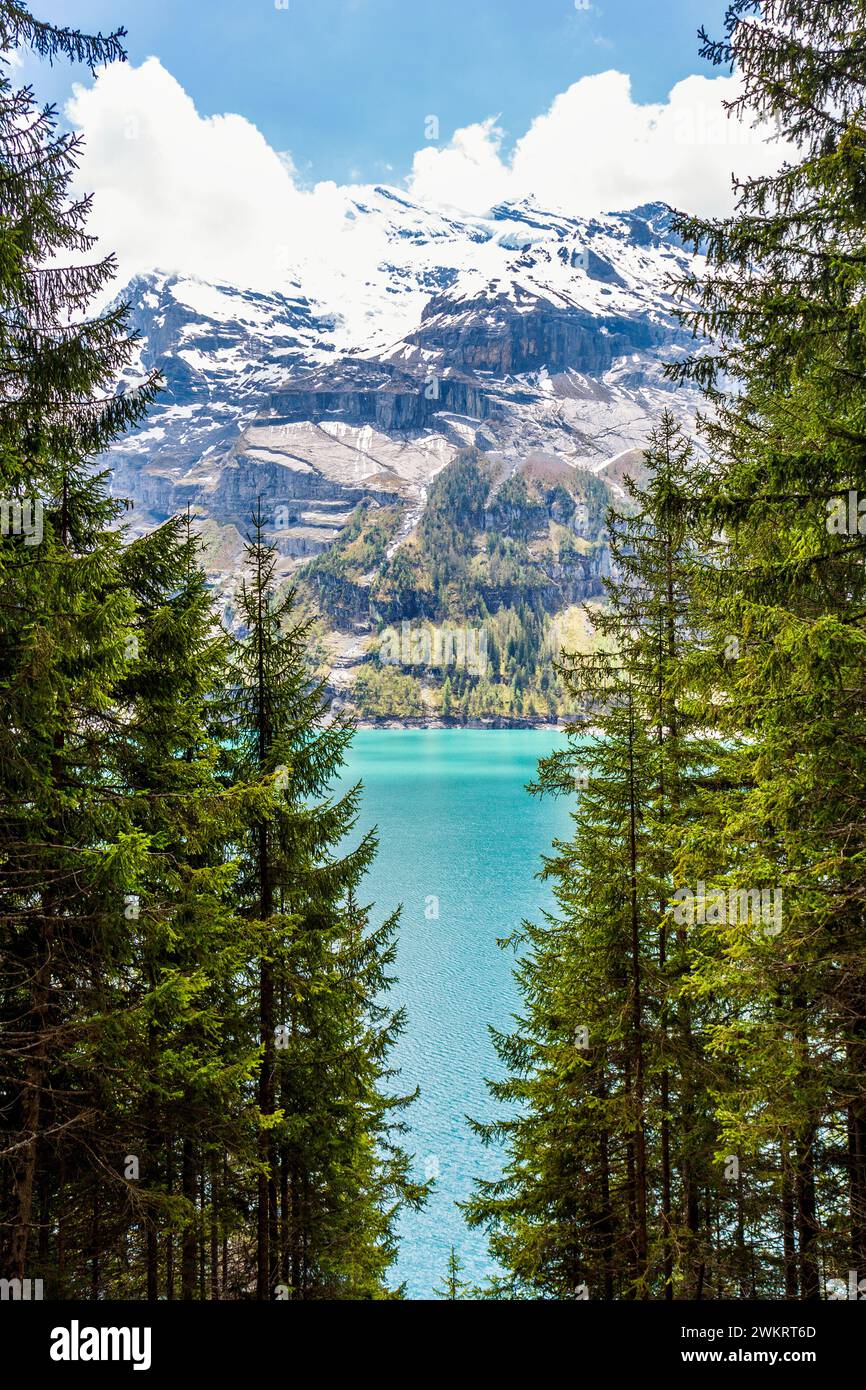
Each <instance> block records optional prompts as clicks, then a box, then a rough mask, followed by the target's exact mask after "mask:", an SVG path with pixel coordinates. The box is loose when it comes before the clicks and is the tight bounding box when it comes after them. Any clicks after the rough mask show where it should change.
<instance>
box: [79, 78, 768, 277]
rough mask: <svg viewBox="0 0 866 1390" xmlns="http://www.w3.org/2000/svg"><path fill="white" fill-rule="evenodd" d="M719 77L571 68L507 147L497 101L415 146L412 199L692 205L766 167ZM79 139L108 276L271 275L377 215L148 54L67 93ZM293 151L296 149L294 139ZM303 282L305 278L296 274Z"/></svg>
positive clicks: (571, 205)
mask: <svg viewBox="0 0 866 1390" xmlns="http://www.w3.org/2000/svg"><path fill="white" fill-rule="evenodd" d="M736 84H737V79H736V78H733V77H718V78H714V79H709V78H704V77H697V76H695V77H688V78H686V79H685V80H684V81H682V82H679V83H678V84H677V85H676V86H675V87H674V88H673V90H672V91H671V93H670V96H669V98H668V100H667V101H666V102H663V103H656V104H652V105H642V104H640V103H637V102H635V101H634V100H633V99H632V95H631V89H630V84H629V79H628V78H627V77H626V76H624V75H623V74H622V73H619V72H605V73H601V74H599V75H597V76H594V77H585V78H582V79H581V80H580V81H578V82H575V83H574V84H573V85H572V86H571V87H569V89H568V90H567V91H566V92H563V93H561V95H559V96H557V97H556V99H555V100H554V102H553V103H552V105H551V107H550V109H549V110H548V111H546V112H545V113H543V114H542V115H539V116H538V117H537V118H536V119H535V120H534V121H533V123H532V125H531V126H530V128H529V129H528V130H527V131H526V133H525V134H523V135H522V136H521V137H520V138H519V139H518V140H517V141H516V143H515V145H514V147H513V149H511V150H510V151H507V150H506V137H505V133H504V132H503V130H502V129H501V127H500V126H499V125H498V124H497V119H498V118H497V117H496V116H492V117H491V118H490V119H489V120H486V121H484V122H481V123H479V124H475V125H470V126H466V127H464V128H463V129H461V130H458V131H456V132H455V133H454V135H453V136H452V138H451V139H450V140H449V141H448V142H447V143H446V142H441V143H440V142H431V143H428V144H427V145H425V147H424V148H423V149H421V150H419V151H418V152H417V154H416V155H415V157H414V161H413V164H412V170H411V173H410V175H409V177H408V179H407V181H406V188H407V190H408V192H409V194H410V195H411V196H412V197H413V198H414V199H416V200H418V201H421V202H424V203H431V204H436V205H439V206H447V207H449V208H454V209H457V210H460V211H463V212H465V213H468V214H478V215H481V214H483V213H485V212H486V211H487V210H488V209H489V208H490V207H491V206H492V205H493V204H495V203H497V202H500V201H503V200H505V199H512V198H513V199H517V198H531V199H535V200H537V201H538V202H539V203H540V204H541V205H542V206H545V207H547V208H551V209H561V210H564V211H568V212H571V213H574V214H592V213H598V212H602V211H614V210H617V209H623V208H629V207H634V206H635V205H636V204H639V203H642V202H648V201H651V200H655V199H661V200H664V201H666V202H670V203H672V204H674V205H676V206H680V207H685V208H689V209H691V210H694V211H697V212H702V213H711V214H714V213H722V212H725V211H726V210H728V209H729V208H730V206H731V201H732V199H731V186H730V185H731V173H732V171H734V170H736V172H737V173H738V174H739V175H740V176H741V177H742V176H744V175H753V174H756V173H760V172H763V171H766V170H770V169H772V168H774V167H777V165H778V163H779V162H780V159H781V157H782V152H781V150H780V147H779V146H778V145H777V144H774V143H767V141H766V135H767V132H766V131H758V130H751V129H749V128H746V127H743V126H739V125H737V124H736V123H734V122H731V121H729V120H728V119H727V118H726V116H725V114H724V112H723V108H722V102H723V100H724V99H726V98H727V99H730V97H731V96H732V95H734V94H735V92H736ZM67 116H68V118H69V119H70V121H71V123H72V124H73V125H74V126H75V127H76V128H77V129H79V130H81V131H82V132H83V133H84V136H85V139H86V145H85V150H84V155H83V159H82V164H81V168H80V171H79V175H78V184H79V186H80V188H81V189H82V190H93V191H94V194H95V198H94V214H93V222H92V229H93V230H94V231H95V232H96V233H97V234H98V235H99V236H100V238H101V239H102V241H103V242H104V244H105V246H106V247H110V248H111V249H114V250H115V251H116V252H117V254H118V259H119V272H118V273H119V278H120V279H121V280H126V279H128V278H129V277H130V276H131V275H132V274H134V273H136V272H139V271H144V270H148V269H151V268H153V267H159V268H161V269H164V270H170V271H181V272H185V273H191V274H196V275H199V276H201V277H202V278H212V279H224V280H228V281H231V282H233V283H236V284H238V285H242V286H245V287H246V286H252V287H259V288H276V287H277V286H280V285H282V284H284V283H286V281H287V280H288V279H289V278H291V272H292V269H293V267H295V266H296V265H298V264H299V263H301V262H303V264H304V266H305V273H308V272H309V268H310V266H314V265H316V264H318V265H319V266H321V267H323V273H324V270H325V269H326V268H327V267H328V266H330V267H332V268H333V267H334V266H338V265H345V264H348V263H349V262H350V261H351V262H352V263H355V264H358V263H366V264H370V265H373V266H375V264H376V263H377V258H378V257H379V256H380V255H381V254H382V252H383V250H384V247H383V246H382V245H380V244H379V242H378V240H377V238H378V237H380V236H381V232H380V231H376V230H375V229H374V228H373V227H365V225H364V220H363V219H358V218H356V217H355V216H354V215H353V210H352V195H355V196H358V197H359V198H362V197H363V190H359V189H357V188H354V189H348V188H342V187H338V186H337V185H335V184H334V183H320V184H317V185H316V186H315V187H313V188H302V187H301V186H299V182H298V177H297V172H296V167H295V164H294V162H293V160H292V157H291V155H289V154H287V153H286V152H285V151H276V150H274V149H272V148H271V146H270V145H269V144H268V142H267V140H266V139H265V138H264V136H263V135H262V133H261V132H260V131H259V130H258V129H257V128H256V126H255V125H254V124H253V123H252V122H250V121H249V120H247V119H246V118H245V117H243V116H239V115H219V116H202V115H200V114H199V112H198V111H197V110H196V108H195V105H194V103H193V101H192V99H191V98H190V97H189V95H188V94H187V93H186V92H185V91H184V90H183V88H182V87H181V86H180V84H179V83H178V82H177V81H176V80H175V78H174V77H172V75H171V74H170V73H169V72H167V71H166V69H165V68H164V67H163V66H162V64H161V63H160V62H159V61H158V59H156V58H149V59H148V60H147V61H146V62H144V63H142V64H141V65H140V66H138V67H134V66H129V65H115V66H112V67H109V68H107V69H105V70H104V71H102V72H100V74H99V75H98V77H97V78H96V80H95V81H94V82H93V83H92V84H91V85H89V86H77V87H76V88H75V90H74V93H73V96H72V98H71V99H70V101H69V103H68V105H67ZM298 153H301V154H302V153H303V152H298ZM308 288H313V289H314V287H309V286H308Z"/></svg>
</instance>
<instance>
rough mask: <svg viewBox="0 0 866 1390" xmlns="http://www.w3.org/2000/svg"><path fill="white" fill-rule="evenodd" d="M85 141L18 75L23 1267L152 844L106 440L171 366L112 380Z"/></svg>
mask: <svg viewBox="0 0 866 1390" xmlns="http://www.w3.org/2000/svg"><path fill="white" fill-rule="evenodd" d="M18 42H24V43H27V44H29V45H30V46H31V47H33V48H34V49H35V50H36V51H37V52H39V53H41V54H42V55H43V56H49V57H55V56H67V57H71V58H76V59H82V58H83V59H84V60H85V61H87V62H88V63H90V64H91V66H92V65H94V64H95V63H97V62H103V61H111V60H112V59H114V58H116V57H118V56H120V46H119V43H120V35H114V36H111V37H109V38H107V39H106V38H101V37H97V38H95V39H92V38H86V37H85V36H82V35H81V34H78V33H76V32H74V31H70V30H61V29H57V28H54V27H52V26H48V25H42V24H38V23H37V22H36V21H35V20H33V19H32V18H31V16H30V15H29V13H28V12H27V10H26V9H25V8H24V7H23V6H21V5H17V4H10V3H5V2H4V3H3V4H2V5H0V46H2V48H3V49H4V50H6V49H8V48H10V47H12V46H14V45H15V44H16V43H18ZM77 149H78V140H77V138H76V137H74V136H69V135H64V134H58V132H57V127H56V120H55V117H54V114H53V112H52V111H50V110H45V111H41V110H40V109H39V108H38V107H37V106H36V103H35V100H34V98H33V94H32V92H31V91H30V89H29V88H24V89H22V90H20V91H15V90H13V88H12V86H11V84H10V81H9V79H8V77H7V76H6V75H5V74H3V75H0V163H2V167H3V179H2V181H0V382H2V398H0V474H2V492H3V512H4V527H3V530H4V536H3V539H2V544H0V579H2V585H3V594H4V602H3V605H2V609H0V623H2V629H3V630H2V655H0V688H2V690H3V692H4V696H5V699H6V718H5V719H4V722H3V728H2V731H0V783H2V788H3V791H2V803H0V839H2V846H3V852H2V870H0V899H2V904H3V906H2V932H3V958H4V965H5V968H4V984H3V998H2V1006H0V1007H2V1014H3V1018H4V1022H5V1024H6V1028H5V1029H4V1034H5V1038H6V1041H5V1043H4V1047H3V1055H2V1063H0V1066H2V1073H0V1089H2V1107H3V1111H4V1114H5V1115H6V1116H7V1117H8V1120H7V1122H8V1127H9V1128H8V1142H7V1144H6V1146H5V1154H4V1161H3V1171H2V1179H0V1181H2V1191H3V1193H4V1197H3V1204H4V1208H5V1209H6V1211H7V1213H8V1218H7V1221H6V1222H5V1223H4V1249H3V1264H4V1268H6V1269H7V1270H8V1272H9V1275H10V1277H13V1278H20V1277H22V1276H23V1274H24V1270H25V1265H26V1263H27V1258H28V1249H30V1248H32V1247H31V1235H32V1230H33V1225H34V1217H33V1206H34V1199H35V1197H38V1198H39V1200H40V1201H41V1200H42V1198H43V1196H44V1195H45V1194H44V1193H39V1192H37V1155H38V1154H39V1153H41V1154H42V1155H43V1157H44V1158H45V1160H46V1161H49V1162H50V1160H51V1157H52V1156H53V1157H55V1158H56V1149H55V1144H56V1143H57V1142H58V1141H59V1136H61V1135H62V1136H63V1138H64V1143H72V1142H73V1141H76V1140H78V1139H80V1140H81V1147H82V1149H86V1141H85V1138H84V1136H85V1133H86V1132H87V1131H88V1130H89V1128H90V1127H91V1126H92V1125H93V1124H94V1116H93V1114H92V1111H91V1109H90V1107H89V1104H88V1098H87V1097H85V1098H83V1099H82V1097H81V1094H80V1092H79V1091H78V1089H77V1087H76V1086H75V1085H74V1084H72V1083H71V1080H70V1078H69V1077H68V1076H66V1075H64V1074H63V1072H62V1071H57V1070H55V1067H56V1063H57V1059H58V1057H59V1056H60V1054H61V1053H63V1052H65V1053H68V1052H69V1051H70V1050H71V1049H72V1048H74V1047H78V1048H79V1049H84V1050H86V1048H87V1047H88V1046H89V1045H90V1043H91V1040H92V1038H93V1036H94V1034H95V1032H96V1031H98V1027H99V1019H100V1017H101V1012H102V1007H103V1004H104V1002H105V996H104V980H105V971H106V968H110V969H114V970H118V969H121V968H122V966H123V962H124V959H125V956H126V951H127V944H126V940H125V933H124V930H123V923H124V917H123V902H124V889H125V886H126V884H127V882H128V881H129V879H130V877H131V876H134V873H135V866H136V864H137V862H138V860H139V859H140V857H141V855H142V853H143V852H144V850H145V847H146V846H145V842H144V841H143V839H142V838H140V837H138V836H137V835H136V833H135V830H134V827H132V825H131V824H130V821H129V818H128V815H127V813H126V811H125V809H124V808H123V807H122V805H120V804H119V803H118V801H117V800H116V798H115V796H114V793H113V789H112V786H111V777H112V772H111V769H109V768H107V767H106V765H105V762H104V760H103V758H102V756H101V751H100V750H101V747H102V745H103V743H104V741H105V739H106V737H107V736H108V728H109V724H110V705H111V692H112V689H113V686H114V684H115V682H116V681H117V679H118V678H119V677H120V675H121V673H122V670H123V667H124V661H125V643H126V639H127V637H128V634H129V630H130V627H131V623H132V618H133V604H132V601H131V598H130V596H129V595H128V594H127V593H125V592H124V588H123V585H122V582H121V580H120V574H119V562H120V548H121V547H120V537H119V534H118V530H117V522H118V519H119V513H120V510H121V509H120V508H119V506H118V505H117V504H116V503H114V502H112V501H110V500H109V499H108V497H107V495H106V492H105V486H104V479H103V478H101V477H100V476H98V475H94V474H93V472H92V470H91V468H90V465H89V459H90V457H91V456H93V455H95V454H97V453H99V452H100V451H102V450H103V449H105V448H106V447H107V445H108V444H109V443H110V442H111V441H112V440H113V439H114V438H116V436H117V435H118V433H120V432H121V431H122V430H124V429H125V428H127V427H128V426H129V425H131V424H133V423H135V422H136V421H137V420H138V419H140V417H141V416H142V414H143V413H144V411H145V409H146V407H147V405H148V403H149V401H150V399H151V398H152V396H153V393H154V390H155V386H156V382H155V380H149V381H147V382H145V383H143V384H142V386H141V387H140V388H139V389H138V390H132V391H129V392H127V393H125V394H123V395H118V394H114V393H113V391H112V383H113V382H114V380H115V379H116V377H117V374H118V372H119V371H120V370H121V368H122V367H123V366H124V365H126V364H127V363H128V362H129V360H130V357H131V343H130V340H129V339H128V338H127V337H126V335H125V314H124V311H123V309H122V308H117V309H113V310H109V311H106V312H105V313H103V314H101V315H99V316H97V317H95V318H87V316H86V314H87V307H88V305H89V303H90V302H91V300H92V299H93V297H94V295H96V294H97V293H98V292H100V291H101V289H102V288H103V287H104V286H105V285H106V284H107V283H108V282H109V281H110V279H111V276H112V274H113V269H114V266H113V261H112V260H111V258H108V259H104V260H102V261H100V262H98V263H95V264H83V265H79V266H74V267H68V266H65V265H64V260H65V257H66V255H67V254H72V255H73V256H77V255H78V254H79V253H82V252H85V253H86V252H87V251H88V249H89V248H90V246H91V244H92V243H91V240H90V238H89V237H88V236H87V235H86V233H85V230H84V224H85V221H86V217H87V212H88V206H89V205H88V203H87V201H86V200H85V201H83V202H78V203H76V202H70V201H69V197H68V189H69V183H70V179H71V176H72V173H73V170H74V167H75V162H76V154H77ZM54 258H56V263H53V261H54ZM22 509H23V511H22ZM7 518H8V522H9V524H8V526H7V525H6V524H5V523H6V521H7ZM93 1184H94V1191H95V1185H96V1173H95V1171H94V1173H93ZM94 1219H95V1218H94Z"/></svg>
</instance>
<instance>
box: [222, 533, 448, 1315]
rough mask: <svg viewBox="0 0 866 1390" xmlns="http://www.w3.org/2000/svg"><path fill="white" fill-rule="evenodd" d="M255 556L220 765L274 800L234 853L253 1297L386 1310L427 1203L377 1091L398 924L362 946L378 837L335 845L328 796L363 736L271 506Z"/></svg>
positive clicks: (344, 819)
mask: <svg viewBox="0 0 866 1390" xmlns="http://www.w3.org/2000/svg"><path fill="white" fill-rule="evenodd" d="M246 554H247V560H246V570H245V574H244V577H243V580H242V583H241V589H240V593H239V597H238V614H239V616H240V620H241V624H242V629H241V634H240V636H239V638H238V639H237V641H236V643H235V648H234V653H233V658H232V671H233V688H234V690H233V724H232V735H233V736H232V740H231V748H230V750H229V751H228V752H227V756H226V762H227V768H228V777H229V783H230V784H233V783H235V782H237V781H238V780H240V781H241V782H250V781H255V780H257V779H258V780H259V781H260V782H262V783H265V782H266V783H267V784H268V785H269V786H270V788H271V790H272V800H271V804H270V807H269V808H268V810H267V811H262V812H260V813H259V815H258V816H257V818H256V821H255V823H254V825H253V827H252V833H251V834H250V835H248V836H247V838H246V839H245V840H244V841H242V842H241V843H240V844H239V845H238V847H237V854H238V858H239V861H240V873H239V876H238V879H237V906H238V911H239V912H240V913H241V914H242V915H243V916H244V917H245V918H246V919H247V921H248V922H249V924H250V926H251V929H252V930H253V931H254V933H255V934H256V936H257V938H258V946H257V957H258V979H257V992H258V1019H259V1045H260V1064H259V1068H258V1080H257V1109H258V1116H259V1119H258V1124H259V1157H258V1168H259V1178H258V1196H257V1241H256V1270H257V1274H256V1293H257V1297H258V1298H268V1297H273V1296H275V1295H276V1294H277V1292H280V1293H281V1296H282V1290H285V1296H288V1297H291V1298H294V1299H305V1298H313V1297H323V1296H329V1297H379V1296H382V1294H383V1292H384V1284H383V1281H382V1275H383V1273H384V1270H385V1269H386V1268H387V1266H388V1265H389V1264H390V1262H391V1260H392V1259H393V1257H394V1253H395V1252H394V1247H393V1233H392V1223H393V1221H394V1218H395V1216H396V1213H397V1211H399V1209H400V1208H401V1207H402V1205H404V1204H405V1203H406V1202H409V1203H412V1204H418V1203H419V1202H420V1201H421V1200H422V1199H423V1196H424V1191H423V1187H419V1186H418V1185H416V1184H413V1183H411V1181H410V1180H409V1176H408V1161H407V1160H406V1158H405V1155H403V1154H402V1151H401V1150H400V1149H399V1147H398V1146H395V1145H394V1143H393V1139H392V1138H390V1137H389V1136H390V1135H391V1133H392V1130H394V1128H395V1126H397V1125H398V1122H397V1121H393V1120H391V1119H390V1118H389V1115H390V1112H391V1111H399V1110H400V1109H401V1108H403V1107H404V1106H405V1105H406V1104H408V1103H409V1101H410V1100H411V1099H412V1097H402V1098H401V1097H392V1096H389V1095H387V1094H385V1093H383V1092H381V1091H380V1089H379V1084H380V1082H381V1081H384V1080H386V1079H387V1078H388V1076H389V1075H390V1073H389V1072H388V1070H387V1068H386V1066H385V1056H386V1053H387V1051H388V1048H389V1047H390V1044H391V1042H392V1041H393V1039H394V1038H395V1036H396V1034H397V1032H398V1031H399V1029H400V1027H401V1026H402V1018H401V1017H400V1016H396V1017H392V1016H391V1015H390V1014H387V1013H386V1012H385V1011H383V1009H382V1007H381V1005H380V1003H379V1002H378V1001H379V993H380V990H381V989H382V988H383V986H384V985H385V983H386V978H385V974H384V972H385V970H386V968H387V965H388V963H389V962H390V960H391V958H392V953H393V952H392V945H391V944H390V942H391V937H392V935H393V932H394V930H395V926H396V920H395V919H393V918H392V919H390V920H389V921H388V922H386V923H385V924H384V925H383V926H382V927H381V928H379V929H378V930H377V931H374V932H371V933H366V932H365V927H366V916H365V914H359V912H358V910H357V908H356V907H355V896H354V895H355V893H356V891H357V888H358V885H359V882H360V880H361V878H362V876H363V874H364V872H365V870H366V869H367V867H368V865H369V864H370V862H371V859H372V857H373V855H374V853H375V849H376V841H375V836H374V835H373V834H372V833H367V834H366V835H364V836H362V838H361V840H360V841H359V843H358V844H357V845H356V846H355V847H354V848H353V849H348V850H347V849H344V848H341V847H342V846H344V844H345V842H346V839H347V836H348V835H349V834H350V832H351V830H352V827H353V826H354V824H355V821H356V817H357V813H358V803H359V790H360V789H359V788H358V787H357V786H356V787H353V788H351V789H350V790H349V791H347V792H345V793H344V794H343V795H340V796H338V797H336V798H332V797H331V796H330V795H329V788H330V786H331V784H332V782H333V781H334V780H335V779H336V778H337V777H338V775H339V772H340V769H341V767H342V765H343V761H344V757H345V753H346V750H347V747H348V744H349V741H350V739H351V736H352V726H351V724H350V723H349V722H348V721H347V719H346V718H345V717H344V716H339V715H338V716H336V717H334V718H330V719H329V717H328V705H327V700H326V697H325V693H324V688H323V684H322V683H321V682H318V681H314V680H312V679H311V677H310V674H309V672H308V669H307V664H306V659H305V646H306V640H307V632H308V628H309V622H303V621H299V620H296V619H295V618H294V616H293V613H294V603H295V596H294V592H293V591H292V590H289V591H288V592H286V593H284V594H279V593H278V590H277V581H276V552H275V550H274V548H273V547H272V546H271V545H269V544H268V543H267V542H266V540H265V537H264V523H263V518H262V514H261V509H260V508H259V510H258V511H257V512H256V515H255V517H254V519H253V530H252V534H251V537H250V540H249V542H248V545H247V552H246ZM281 1286H282V1289H281Z"/></svg>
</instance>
